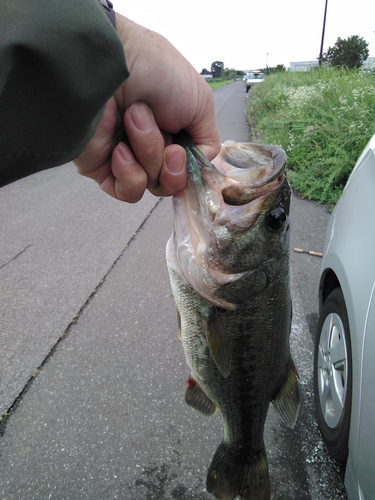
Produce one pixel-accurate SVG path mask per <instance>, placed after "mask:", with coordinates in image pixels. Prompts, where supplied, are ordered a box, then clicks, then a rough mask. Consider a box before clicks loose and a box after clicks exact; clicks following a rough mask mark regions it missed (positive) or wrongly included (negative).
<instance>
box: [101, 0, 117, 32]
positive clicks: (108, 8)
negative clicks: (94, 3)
mask: <svg viewBox="0 0 375 500" xmlns="http://www.w3.org/2000/svg"><path fill="white" fill-rule="evenodd" d="M98 2H99V3H100V4H101V6H102V7H103V9H104V12H105V13H106V15H107V17H108V19H109V20H110V21H111V24H112V26H113V27H114V28H115V29H116V14H115V11H114V10H113V4H112V2H110V1H109V0H98Z"/></svg>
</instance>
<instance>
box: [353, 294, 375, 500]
mask: <svg viewBox="0 0 375 500" xmlns="http://www.w3.org/2000/svg"><path fill="white" fill-rule="evenodd" d="M374 353H375V298H374V288H373V291H372V297H371V303H370V308H369V314H368V319H367V324H366V330H365V339H364V343H363V364H362V390H361V405H360V416H359V436H358V454H357V477H358V483H359V485H360V486H361V489H362V494H363V498H365V499H367V498H368V499H370V498H373V495H374V492H375V465H374V462H375V456H374V451H375V425H374V420H375V391H374V384H375V359H374V357H375V356H374ZM369 443H372V444H373V445H374V446H372V447H371V446H369Z"/></svg>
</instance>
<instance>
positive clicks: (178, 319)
mask: <svg viewBox="0 0 375 500" xmlns="http://www.w3.org/2000/svg"><path fill="white" fill-rule="evenodd" d="M177 323H178V338H179V339H180V340H182V332H181V314H180V311H179V310H178V309H177Z"/></svg>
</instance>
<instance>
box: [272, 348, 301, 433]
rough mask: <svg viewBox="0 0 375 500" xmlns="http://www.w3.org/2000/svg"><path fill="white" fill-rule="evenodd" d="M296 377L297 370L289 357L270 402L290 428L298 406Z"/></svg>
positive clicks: (294, 420) (295, 417)
mask: <svg viewBox="0 0 375 500" xmlns="http://www.w3.org/2000/svg"><path fill="white" fill-rule="evenodd" d="M297 377H298V372H297V370H296V367H295V366H294V363H293V360H292V358H290V361H289V364H288V367H287V370H286V374H285V379H284V382H283V384H282V385H281V387H280V389H279V391H278V393H277V394H276V396H275V397H274V398H273V400H272V403H273V405H274V407H275V408H276V410H277V411H278V412H279V415H280V417H281V419H282V421H283V422H284V423H285V424H286V425H287V426H288V427H291V428H293V427H294V426H295V424H296V422H297V417H298V411H299V407H300V397H299V389H298V382H297Z"/></svg>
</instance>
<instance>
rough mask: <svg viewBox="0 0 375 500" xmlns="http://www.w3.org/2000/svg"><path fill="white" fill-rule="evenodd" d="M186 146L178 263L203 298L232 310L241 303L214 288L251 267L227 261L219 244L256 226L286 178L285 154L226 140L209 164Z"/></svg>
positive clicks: (177, 200) (178, 206) (177, 209)
mask: <svg viewBox="0 0 375 500" xmlns="http://www.w3.org/2000/svg"><path fill="white" fill-rule="evenodd" d="M184 147H185V149H186V152H187V156H188V181H187V186H186V188H185V189H184V190H183V191H182V192H181V193H179V194H178V195H177V196H175V197H174V198H173V206H174V214H175V219H174V220H175V222H174V243H175V249H176V259H177V263H178V266H179V268H180V270H181V273H182V274H183V276H184V278H185V280H186V281H187V282H188V283H189V285H190V286H191V287H192V288H193V289H194V290H195V291H196V292H197V293H198V294H199V295H200V296H201V297H203V298H205V299H206V300H208V301H210V302H211V303H212V304H214V305H216V306H218V307H221V308H224V309H227V310H234V309H236V308H237V307H238V305H237V304H234V303H232V302H229V301H227V300H225V299H223V298H222V297H219V296H218V294H217V293H216V292H217V291H218V290H219V289H221V288H222V287H223V286H224V285H226V284H228V283H231V282H233V281H235V280H239V279H242V278H244V277H245V276H246V275H247V274H248V273H249V272H251V270H249V269H243V268H241V267H238V266H236V265H233V262H231V263H228V262H227V261H226V260H225V259H224V258H223V257H222V255H221V247H222V245H223V242H225V241H226V240H229V239H231V238H241V237H242V235H243V234H244V233H245V232H248V231H250V230H251V229H252V227H254V226H255V225H256V222H257V220H258V218H259V216H260V214H261V213H262V211H263V210H264V208H265V207H266V206H268V205H269V204H270V199H272V198H273V197H274V195H275V193H276V192H277V191H278V189H279V188H280V186H281V185H282V183H283V182H284V181H285V180H286V179H285V168H286V155H285V152H284V151H283V150H282V149H281V148H279V147H277V146H268V145H259V144H252V143H235V142H234V141H227V142H225V143H224V144H222V147H221V151H220V153H219V155H218V156H217V157H216V158H215V159H214V160H213V161H212V163H211V162H209V161H208V160H207V159H206V158H205V157H204V156H203V154H202V153H201V152H200V151H199V149H198V148H197V147H196V146H195V145H192V144H191V143H190V144H189V145H185V146H184Z"/></svg>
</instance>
